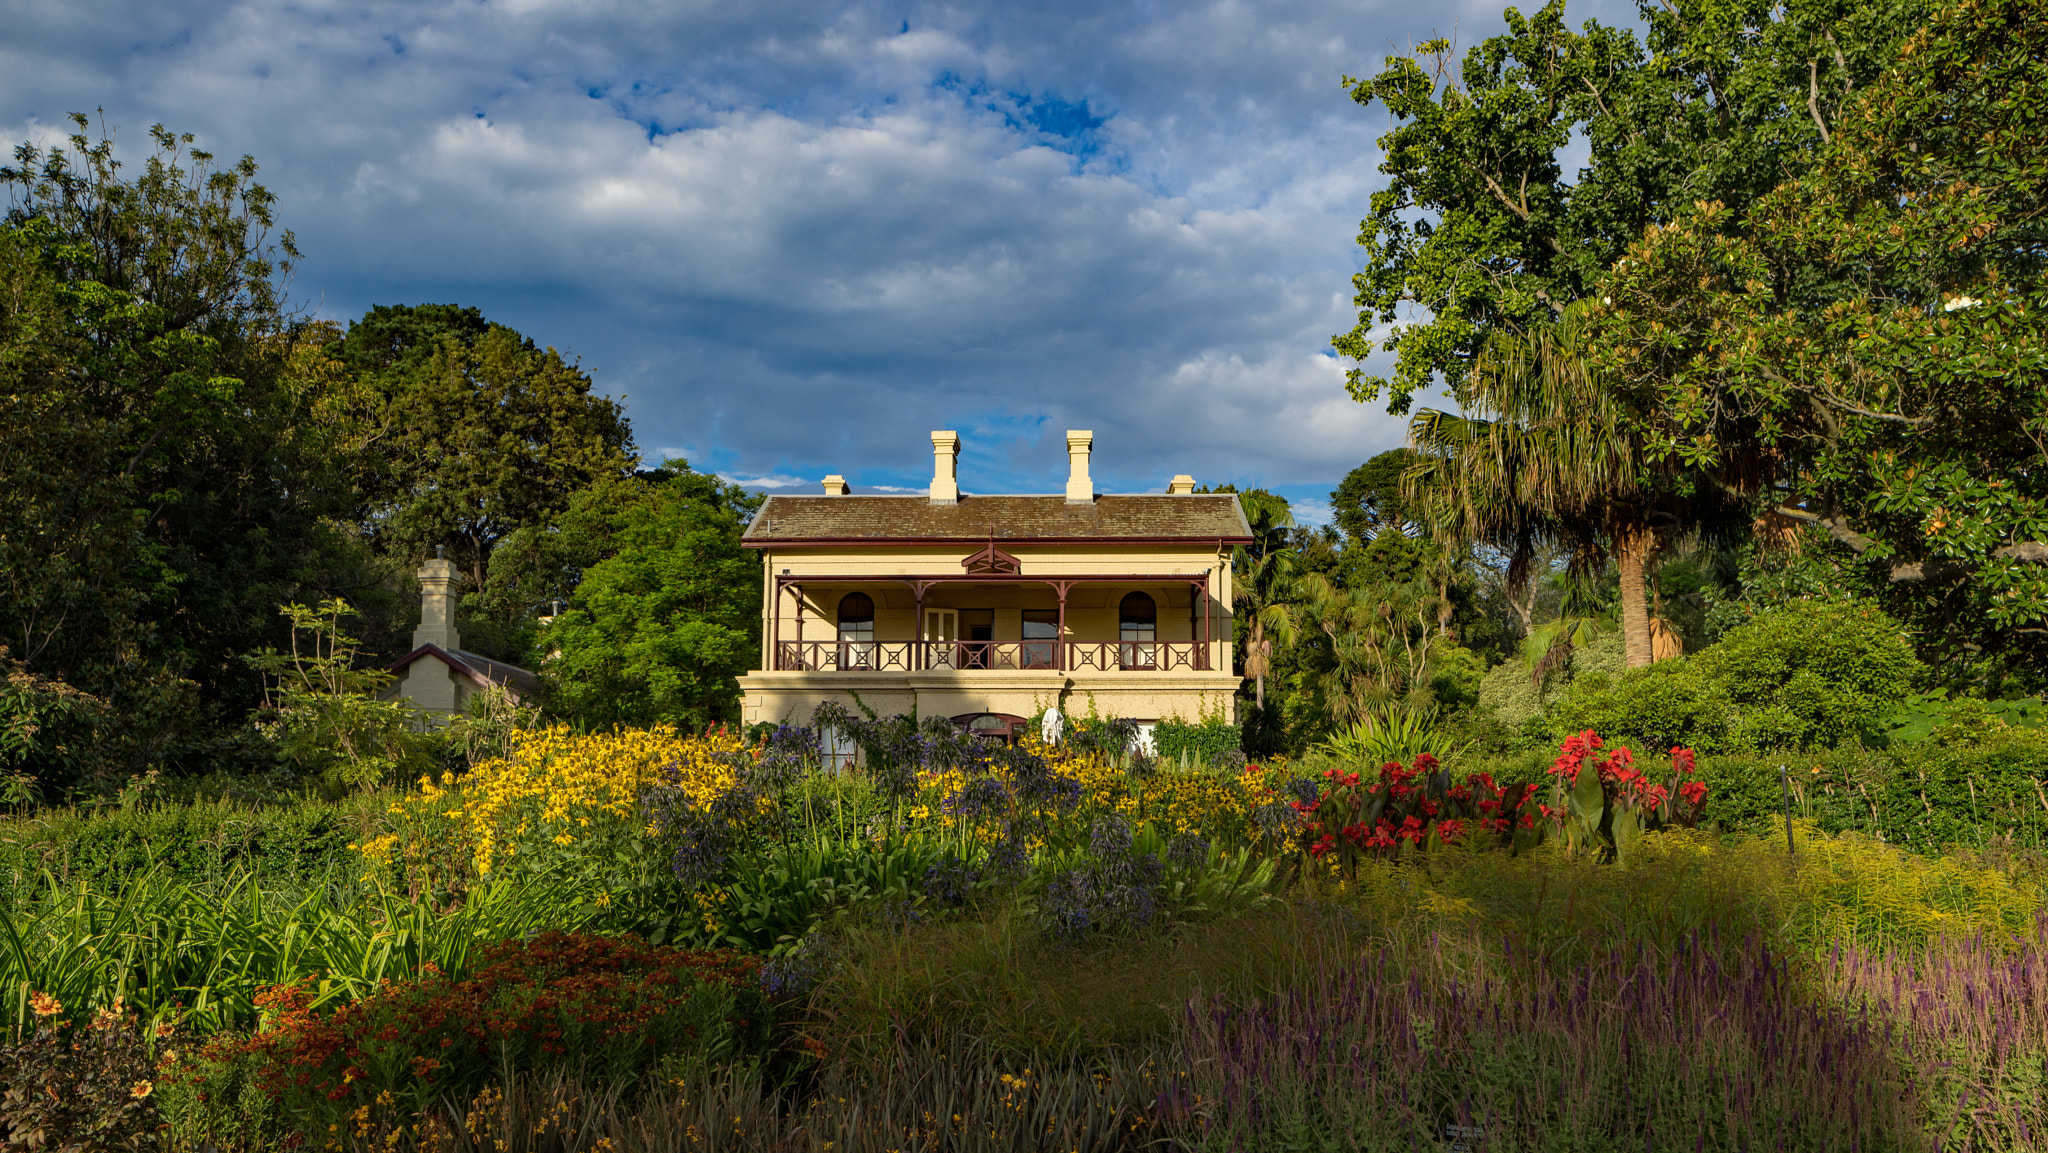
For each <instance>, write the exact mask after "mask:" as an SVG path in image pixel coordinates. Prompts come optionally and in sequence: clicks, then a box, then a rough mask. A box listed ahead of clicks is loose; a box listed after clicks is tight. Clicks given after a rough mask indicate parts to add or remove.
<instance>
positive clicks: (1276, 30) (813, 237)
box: [0, 0, 1498, 492]
mask: <svg viewBox="0 0 2048 1153" xmlns="http://www.w3.org/2000/svg"><path fill="white" fill-rule="evenodd" d="M1474 11H1476V10H1474ZM0 19H6V20H7V21H8V26H9V35H8V37H7V38H6V40H5V41H4V43H0V123H5V124H14V125H18V126H20V127H19V128H18V129H17V133H16V134H17V136H26V135H31V134H48V133H49V132H51V131H52V130H53V128H52V126H61V124H62V116H63V114H64V113H65V112H68V111H70V110H73V109H91V108H95V107H102V106H104V107H105V109H106V115H107V119H108V121H109V122H110V123H112V124H115V125H118V126H119V127H120V129H121V133H122V139H123V141H124V142H126V143H124V150H127V151H130V152H132V142H134V141H137V140H140V139H142V131H141V130H142V129H143V128H144V127H146V126H147V125H148V124H149V123H150V122H152V121H157V120H162V121H164V122H165V123H167V124H169V125H170V126H172V127H174V128H176V129H179V130H189V131H193V132H196V133H198V134H199V135H200V136H201V145H202V146H204V147H207V148H210V149H212V150H214V151H216V152H218V153H220V154H222V155H224V156H236V155H240V154H242V153H249V154H253V155H255V156H256V157H257V158H258V160H259V161H260V162H261V163H262V164H263V169H264V179H265V180H266V182H268V183H269V184H270V186H271V187H272V188H273V190H274V191H276V192H277V193H278V194H279V197H280V204H279V212H280V215H281V218H282V220H283V221H284V223H286V224H287V225H289V226H290V227H291V228H293V229H294V230H295V231H296V233H297V234H298V239H299V244H300V247H301V248H302V249H303V250H304V251H305V252H306V254H307V259H306V261H305V262H304V264H303V266H302V267H301V269H300V272H299V274H298V277H297V279H296V281H295V283H294V289H295V291H296V292H298V293H299V294H300V295H301V296H302V297H304V298H305V299H306V300H307V301H308V303H309V304H311V305H313V306H314V307H316V308H317V309H318V311H319V312H320V313H321V314H322V315H325V316H328V317H331V318H334V319H340V320H346V319H348V318H350V317H352V316H354V315H357V314H359V313H360V312H361V311H362V310H363V309H365V308H367V307H368V306H369V305H371V304H373V303H387V304H388V303H417V302H421V301H430V300H431V301H459V302H462V303H468V304H476V305H479V306H481V307H482V308H483V309H484V311H485V312H486V314H487V315H489V316H491V317H492V318H493V319H496V320H499V321H501V322H503V323H508V324H511V325H513V326H514V327H517V328H519V329H520V330H521V331H523V332H525V333H527V334H528V335H530V336H532V337H533V338H535V339H536V340H539V341H541V342H543V343H547V344H552V345H555V346H557V347H559V348H561V349H563V350H564V351H565V352H568V353H570V354H572V355H574V356H577V357H579V358H580V360H581V362H582V364H583V365H584V367H585V368H586V369H587V370H588V371H589V372H591V374H592V376H593V377H594V378H595V379H596V381H597V382H598V385H599V387H600V388H602V389H604V390H606V391H608V392H610V393H612V394H614V395H622V396H624V397H625V398H626V401H627V410H628V413H629V414H630V416H631V418H632V420H633V422H634V427H635V430H636V433H637V436H638V439H639V442H640V443H641V444H642V445H668V446H677V447H676V448H675V449H674V450H673V451H675V452H678V453H680V454H681V455H684V456H687V457H688V458H689V459H690V460H692V461H693V462H695V463H697V464H698V465H699V466H700V467H708V468H713V469H716V470H718V471H719V472H720V474H721V475H727V476H731V477H751V478H754V479H752V480H743V481H741V483H744V484H747V485H749V486H750V487H759V488H764V489H772V488H778V487H797V486H808V485H812V484H814V483H815V481H814V480H797V479H795V478H797V477H816V476H822V475H824V474H825V473H827V472H839V473H843V474H845V475H846V476H847V477H848V479H849V480H850V481H852V482H853V484H854V485H855V486H856V488H857V489H858V490H861V491H906V492H908V491H922V487H923V484H924V482H925V481H926V480H927V479H928V476H929V467H930V457H929V442H928V441H926V440H925V433H926V432H927V431H928V430H930V429H934V428H959V429H961V430H962V432H963V435H964V436H966V438H967V440H968V445H967V452H966V455H965V456H964V458H963V463H962V473H963V475H962V481H963V484H964V485H966V486H967V487H968V488H969V489H971V490H975V491H1005V490H1011V491H1017V490H1026V491H1031V490H1035V491H1056V490H1057V489H1058V488H1059V487H1060V480H1061V478H1062V477H1063V476H1064V473H1065V453H1064V445H1063V443H1062V434H1063V432H1064V430H1065V429H1066V428H1069V427H1081V428H1092V429H1094V430H1095V431H1096V435H1097V453H1096V472H1097V475H1098V477H1099V478H1101V479H1102V482H1103V487H1105V488H1108V489H1114V490H1122V491H1150V490H1154V489H1157V488H1159V487H1160V486H1162V485H1163V484H1164V481H1165V478H1166V477H1168V476H1170V475H1172V474H1173V473H1175V472H1192V473H1193V474H1195V475H1196V477H1197V479H1199V480H1202V481H1204V482H1212V481H1222V480H1234V481H1238V482H1239V483H1260V484H1267V485H1271V486H1297V487H1299V486H1307V488H1308V489H1309V490H1311V491H1312V490H1314V489H1316V488H1317V487H1318V486H1321V488H1322V489H1323V490H1324V491H1327V488H1328V487H1329V486H1331V485H1333V484H1334V482H1335V480H1336V479H1337V478H1338V477H1341V476H1342V474H1343V472H1344V471H1345V470H1347V469H1349V468H1350V467H1351V466H1353V465H1355V464H1357V463H1358V462H1359V461H1361V460H1363V459H1365V458H1366V457H1367V456H1369V455H1371V454H1372V453H1373V452H1375V451H1378V450H1381V449H1384V448H1387V447H1391V446H1392V445H1394V444H1397V443H1399V441H1400V439H1401V435H1402V422H1401V421H1400V420H1398V419H1396V418H1392V417H1388V416H1387V415H1385V414H1384V413H1381V412H1379V411H1378V410H1377V409H1376V408H1372V407H1368V406H1361V405H1358V404H1355V403H1353V402H1352V401H1351V400H1350V399H1348V397H1346V396H1345V394H1344V392H1343V388H1342V378H1343V374H1342V366H1341V364H1340V363H1339V362H1338V361H1336V360H1335V359H1334V358H1333V357H1331V356H1330V355H1329V354H1328V340H1329V338H1330V336H1331V335H1332V334H1333V333H1336V332H1340V331H1343V330H1346V329H1348V328H1349V327H1350V326H1351V324H1352V323H1353V321H1354V319H1355V313H1354V311H1353V309H1352V308H1351V306H1350V303H1349V299H1350V286H1349V282H1348V277H1349V275H1350V273H1351V272H1352V271H1353V270H1354V268H1355V262H1356V259H1357V256H1356V252H1355V249H1354V248H1353V246H1352V243H1351V240H1352V236H1353V234H1354V232H1355V230H1356V226H1357V220H1358V218H1359V217H1360V216H1362V215H1363V214H1364V212H1365V210H1366V200H1367V197H1368V196H1369V195H1370V193H1371V192H1372V190H1373V189H1374V188H1375V187H1377V185H1378V183H1379V180H1380V178H1379V177H1378V176H1377V174H1376V173H1375V171H1374V169H1375V166H1376V164H1377V155H1376V153H1375V150H1374V146H1373V140H1374V138H1375V137H1376V135H1377V134H1378V133H1379V132H1381V131H1384V121H1385V117H1384V115H1383V114H1380V113H1371V114H1369V113H1367V112H1366V111H1365V110H1362V109H1359V108H1357V107H1356V106H1355V105H1353V104H1352V103H1350V101H1349V100H1348V99H1347V98H1346V97H1345V95H1344V93H1343V92H1342V91H1341V90H1340V89H1339V87H1338V84H1337V80H1338V77H1339V76H1340V75H1341V74H1343V73H1345V72H1347V71H1348V72H1350V73H1352V74H1354V75H1356V74H1358V73H1360V72H1366V71H1369V70H1372V69H1375V68H1376V67H1377V66H1378V63H1379V58H1380V57H1381V56H1382V55H1384V54H1385V53H1386V52H1387V51H1388V50H1389V49H1390V48H1392V47H1394V46H1397V45H1400V44H1403V43H1405V42H1406V41H1407V40H1409V39H1411V38H1421V37H1423V36H1427V35H1430V34H1432V33H1434V32H1437V31H1449V30H1450V28H1449V25H1450V24H1451V23H1452V22H1454V21H1455V22H1462V23H1463V26H1464V28H1465V31H1464V32H1463V33H1461V35H1462V38H1464V39H1465V40H1467V41H1470V40H1472V39H1474V38H1476V37H1475V35H1474V30H1475V29H1478V28H1479V27H1480V26H1482V25H1483V26H1484V27H1485V28H1486V29H1491V28H1493V27H1497V25H1498V20H1497V18H1491V17H1490V18H1487V19H1485V20H1481V19H1477V18H1475V16H1474V15H1473V14H1472V13H1470V12H1467V13H1464V14H1462V15H1461V14H1459V13H1458V12H1445V13H1437V14H1432V13H1431V12H1429V11H1426V10H1418V9H1416V8H1414V7H1413V6H1407V5H1398V4H1394V3H1392V2H1391V0H1352V2H1348V3H1332V2H1312V0H1273V2H1269V3H1247V2H1244V0H1197V2H1195V3H1190V4H1185V5H1171V6H1165V7H1163V8H1162V7H1157V6H1153V5H1146V4H1136V3H1129V4H1107V5H1105V4H1101V3H1099V2H1091V3H1080V2H1078V0H1076V2H1072V3H1061V2H1054V3H1043V4H1036V5H1004V4H995V3H983V4H968V5H962V4H955V3H939V2H929V3H927V2H911V3H905V4H899V5H895V6H890V7H886V8H885V7H883V6H881V5H878V4H875V3H869V2H860V0H852V2H844V3H805V4H797V3H790V2H787V0H763V2H761V3H756V4H748V5H731V4H713V3H710V2H709V0H686V2H681V3H668V2H664V3H655V2H653V0H636V2H624V3H617V4H610V5H602V6H593V5H589V4H585V3H580V2H569V0H559V2H554V0H514V2H511V3H493V4H474V3H469V2H467V0H374V2H370V3H356V4H347V3H341V2H339V0H300V2H299V3H295V4H292V5H277V4H270V3H259V2H257V0H206V2H199V0H183V2H177V0H173V2H169V3H141V2H140V0H126V2H106V3H95V4H80V5H49V4H29V3H26V2H24V0H0Z"/></svg>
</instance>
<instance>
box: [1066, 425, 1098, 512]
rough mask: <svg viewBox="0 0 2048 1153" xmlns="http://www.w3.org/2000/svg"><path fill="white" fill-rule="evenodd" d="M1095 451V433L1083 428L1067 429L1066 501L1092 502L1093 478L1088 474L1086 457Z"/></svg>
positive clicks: (1071, 502) (1093, 492) (1093, 495)
mask: <svg viewBox="0 0 2048 1153" xmlns="http://www.w3.org/2000/svg"><path fill="white" fill-rule="evenodd" d="M1094 451H1095V433H1094V432H1093V431H1092V430H1090V429H1085V428H1070V429H1068V430H1067V503H1068V504H1094V503H1095V480H1094V478H1092V477H1090V476H1089V475H1088V457H1089V454H1091V453H1093V452H1094Z"/></svg>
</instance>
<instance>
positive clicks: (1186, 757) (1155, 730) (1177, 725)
mask: <svg viewBox="0 0 2048 1153" xmlns="http://www.w3.org/2000/svg"><path fill="white" fill-rule="evenodd" d="M1152 747H1153V748H1154V749H1155V750H1157V751H1158V753H1159V756H1160V759H1162V760H1165V761H1172V762H1179V761H1184V762H1187V763H1190V764H1196V765H1214V764H1220V763H1221V761H1220V759H1219V758H1222V757H1223V756H1225V755H1226V754H1228V753H1230V752H1232V751H1233V750H1237V751H1241V750H1243V748H1244V731H1243V730H1242V729H1240V728H1239V727H1238V726H1236V725H1233V724H1230V723H1228V722H1226V721H1225V720H1224V719H1223V718H1222V717H1221V716H1220V715H1219V716H1211V717H1203V718H1202V719H1201V720H1200V721H1197V722H1193V723H1190V722H1188V721H1183V720H1180V719H1178V718H1168V719H1166V720H1162V721H1160V722H1159V723H1158V724H1156V725H1153V726H1152Z"/></svg>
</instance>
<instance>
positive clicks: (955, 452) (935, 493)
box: [932, 432, 960, 504]
mask: <svg viewBox="0 0 2048 1153" xmlns="http://www.w3.org/2000/svg"><path fill="white" fill-rule="evenodd" d="M932 503H933V504H959V503H960V434H959V433H957V432H934V433H932Z"/></svg>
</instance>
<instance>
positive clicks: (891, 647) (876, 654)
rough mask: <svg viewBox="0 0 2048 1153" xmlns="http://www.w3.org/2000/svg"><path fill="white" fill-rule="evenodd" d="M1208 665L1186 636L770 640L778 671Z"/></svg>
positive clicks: (1204, 653) (1108, 669)
mask: <svg viewBox="0 0 2048 1153" xmlns="http://www.w3.org/2000/svg"><path fill="white" fill-rule="evenodd" d="M1062 658H1064V659H1062ZM1208 667H1209V661H1208V646H1207V645H1203V644H1201V643H1199V642H1188V641H1123V642H1118V641H1067V642H1064V643H1062V642H1059V641H782V642H780V643H778V644H777V645H776V646H775V669H776V671H777V672H876V673H886V672H905V673H908V672H923V671H926V670H946V669H960V670H968V671H973V670H979V669H988V670H1005V669H1015V670H1044V671H1046V672H1054V671H1060V670H1073V671H1093V672H1173V671H1176V670H1188V671H1194V672H1200V671H1204V670H1206V669H1207V668H1208Z"/></svg>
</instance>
